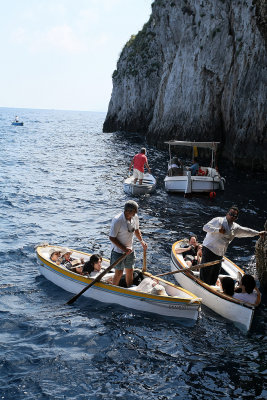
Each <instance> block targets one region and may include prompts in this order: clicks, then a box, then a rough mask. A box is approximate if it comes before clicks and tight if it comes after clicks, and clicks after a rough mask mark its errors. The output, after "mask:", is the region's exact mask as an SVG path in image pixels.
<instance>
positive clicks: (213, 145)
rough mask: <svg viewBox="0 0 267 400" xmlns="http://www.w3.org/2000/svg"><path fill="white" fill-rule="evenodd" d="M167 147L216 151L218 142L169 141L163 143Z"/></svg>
mask: <svg viewBox="0 0 267 400" xmlns="http://www.w3.org/2000/svg"><path fill="white" fill-rule="evenodd" d="M164 143H166V144H168V145H169V146H188V147H194V146H196V147H202V148H206V149H211V150H214V151H216V149H217V147H218V145H219V144H220V142H187V141H184V142H183V141H179V140H170V141H168V142H164Z"/></svg>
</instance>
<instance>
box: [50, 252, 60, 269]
mask: <svg viewBox="0 0 267 400" xmlns="http://www.w3.org/2000/svg"><path fill="white" fill-rule="evenodd" d="M49 257H50V260H51V261H53V262H54V263H56V264H57V265H59V264H60V259H59V258H60V251H59V250H56V249H50V250H49Z"/></svg>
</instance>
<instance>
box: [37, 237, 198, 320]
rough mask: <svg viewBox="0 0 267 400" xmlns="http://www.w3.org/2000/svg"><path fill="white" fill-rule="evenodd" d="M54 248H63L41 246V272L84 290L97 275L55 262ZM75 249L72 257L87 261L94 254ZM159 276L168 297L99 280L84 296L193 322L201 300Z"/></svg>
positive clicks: (68, 286)
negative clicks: (92, 275)
mask: <svg viewBox="0 0 267 400" xmlns="http://www.w3.org/2000/svg"><path fill="white" fill-rule="evenodd" d="M51 248H54V249H56V250H57V251H60V250H62V249H63V247H61V246H51V245H47V244H46V245H40V246H37V248H36V253H37V257H38V261H39V265H40V267H39V269H40V272H41V274H42V275H43V276H45V277H46V278H47V279H48V280H49V281H51V282H52V283H54V284H55V285H57V286H59V287H61V288H62V289H64V290H66V291H68V292H70V293H74V294H78V293H80V291H81V290H82V289H84V288H85V287H86V286H87V285H89V283H91V282H92V281H93V279H94V278H87V277H85V276H82V275H80V274H77V273H76V272H72V271H69V270H68V269H66V268H65V267H64V266H60V265H57V264H55V263H54V262H53V261H51V260H50V258H49V250H50V249H51ZM71 251H72V252H73V253H72V258H77V259H80V258H84V261H87V260H89V258H90V256H91V254H88V253H84V252H82V251H77V250H71ZM102 266H103V267H104V268H107V267H108V266H109V261H108V260H107V259H103V261H102ZM143 275H144V276H148V277H151V278H154V277H153V275H151V274H150V273H148V272H143ZM155 279H157V280H158V281H159V282H160V284H161V285H163V286H164V288H165V290H166V292H167V294H168V296H160V295H154V294H148V293H144V292H138V291H135V290H134V287H131V288H123V287H120V286H114V285H111V284H108V283H104V282H97V283H95V284H94V285H93V286H92V287H91V288H90V289H88V290H87V291H85V292H84V293H83V295H82V296H85V297H89V298H92V299H94V300H98V301H100V302H104V303H114V304H119V305H121V306H124V307H128V308H132V309H134V310H140V311H145V312H149V313H154V314H159V315H163V316H168V317H175V318H178V319H180V320H181V321H183V322H186V323H187V324H189V325H191V324H193V323H194V322H195V321H196V320H197V318H198V312H199V310H200V306H201V299H199V298H197V297H196V296H195V295H194V294H192V293H190V292H188V291H187V290H186V289H183V288H180V287H178V286H176V285H174V284H173V283H171V282H168V281H165V280H163V279H160V278H155ZM81 298H82V297H81Z"/></svg>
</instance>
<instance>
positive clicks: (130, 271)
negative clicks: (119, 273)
mask: <svg viewBox="0 0 267 400" xmlns="http://www.w3.org/2000/svg"><path fill="white" fill-rule="evenodd" d="M125 274H126V285H127V287H130V286H131V285H132V284H133V269H132V268H126V269H125Z"/></svg>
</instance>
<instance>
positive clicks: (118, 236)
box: [109, 200, 147, 287]
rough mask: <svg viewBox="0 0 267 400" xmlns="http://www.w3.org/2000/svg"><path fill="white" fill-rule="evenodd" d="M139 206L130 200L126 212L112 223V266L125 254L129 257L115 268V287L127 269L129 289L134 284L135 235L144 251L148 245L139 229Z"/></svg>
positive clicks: (126, 205) (126, 204)
mask: <svg viewBox="0 0 267 400" xmlns="http://www.w3.org/2000/svg"><path fill="white" fill-rule="evenodd" d="M137 211H138V204H137V203H136V202H135V201H133V200H129V201H127V202H126V203H125V205H124V211H123V212H121V213H120V214H118V215H116V216H115V217H114V218H113V220H112V223H111V228H110V234H109V240H110V241H111V257H110V264H113V263H114V262H115V261H116V260H117V259H118V258H119V257H121V255H122V254H123V253H126V254H127V257H126V258H125V259H124V260H123V261H121V262H120V263H119V264H118V265H117V266H116V267H115V274H114V278H113V282H112V283H113V285H118V284H119V282H120V279H121V277H122V274H123V270H124V269H125V275H126V284H127V287H129V286H131V285H132V283H133V268H134V265H135V254H134V250H133V235H134V234H135V236H136V237H137V239H138V240H139V241H140V243H141V245H142V246H143V249H147V244H146V243H145V242H144V241H143V239H142V234H141V231H140V229H139V218H138V215H137Z"/></svg>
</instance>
